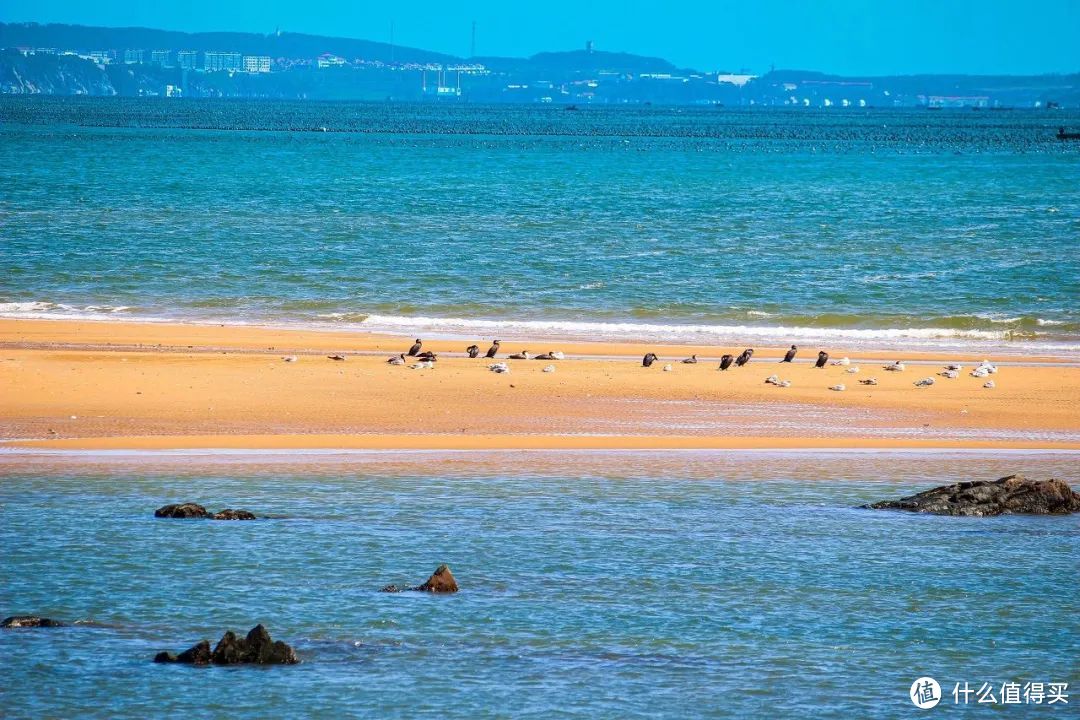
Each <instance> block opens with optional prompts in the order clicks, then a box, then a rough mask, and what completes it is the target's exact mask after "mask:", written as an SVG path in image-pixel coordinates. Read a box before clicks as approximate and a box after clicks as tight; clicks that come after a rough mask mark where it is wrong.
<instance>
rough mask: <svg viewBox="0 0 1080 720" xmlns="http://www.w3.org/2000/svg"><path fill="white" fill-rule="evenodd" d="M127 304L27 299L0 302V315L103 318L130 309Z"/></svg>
mask: <svg viewBox="0 0 1080 720" xmlns="http://www.w3.org/2000/svg"><path fill="white" fill-rule="evenodd" d="M131 309H132V308H131V306H129V305H84V306H81V307H80V306H78V305H66V304H64V303H53V302H44V301H41V300H29V301H25V302H6V303H0V317H10V318H25V319H35V318H69V319H74V320H85V319H104V318H108V317H113V316H115V315H116V314H118V313H126V312H129V311H130V310H131Z"/></svg>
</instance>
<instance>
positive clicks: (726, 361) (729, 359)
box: [720, 355, 735, 370]
mask: <svg viewBox="0 0 1080 720" xmlns="http://www.w3.org/2000/svg"><path fill="white" fill-rule="evenodd" d="M733 362H735V356H733V355H725V356H723V357H722V358H720V369H721V370H727V369H728V368H729V367H731V363H733Z"/></svg>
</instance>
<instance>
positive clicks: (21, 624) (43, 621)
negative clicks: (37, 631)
mask: <svg viewBox="0 0 1080 720" xmlns="http://www.w3.org/2000/svg"><path fill="white" fill-rule="evenodd" d="M66 624H67V623H62V622H60V621H59V620H50V619H49V618H43V617H38V616H37V615H12V616H11V617H6V618H4V619H3V621H0V628H43V627H64V626H65V625H66Z"/></svg>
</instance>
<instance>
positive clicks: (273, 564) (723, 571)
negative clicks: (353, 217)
mask: <svg viewBox="0 0 1080 720" xmlns="http://www.w3.org/2000/svg"><path fill="white" fill-rule="evenodd" d="M1075 467H1076V464H1075V455H1074V454H1067V453H1058V454H1048V453H1030V452H1013V453H1009V452H1004V453H996V454H991V453H981V452H966V453H959V452H957V453H918V452H907V453H869V452H867V453H821V452H813V453H811V452H786V453H785V452H729V453H709V452H671V453H649V454H645V453H617V452H616V453H586V452H580V453H578V452H566V453H547V452H531V453H521V452H502V453H499V452H493V453H392V452H386V453H342V454H332V453H316V452H312V453H266V454H262V455H258V456H251V455H246V454H243V453H218V454H213V455H200V454H198V453H179V452H177V453H157V454H153V453H151V454H139V453H134V454H127V453H103V454H98V455H83V456H80V455H70V456H69V455H64V454H59V455H57V454H47V453H42V454H35V455H21V454H15V453H2V454H0V480H2V482H0V554H2V555H3V557H4V559H5V561H4V563H3V565H2V566H0V614H2V615H8V614H13V613H29V612H33V613H38V614H43V615H47V616H51V617H55V618H59V619H65V620H92V621H93V622H94V624H92V625H80V626H75V627H71V628H64V629H57V630H38V631H5V632H2V633H0V656H2V657H3V658H4V661H3V667H4V670H5V682H4V684H3V687H2V689H0V704H2V705H3V708H4V710H3V714H4V715H5V716H9V717H73V716H80V717H120V716H125V717H138V716H147V715H160V714H164V713H168V714H169V715H177V716H178V715H182V714H195V715H207V716H209V715H215V714H224V713H225V712H228V713H229V715H230V716H232V717H242V718H246V717H252V718H255V717H268V716H272V715H273V716H277V715H282V716H301V715H304V716H315V717H340V716H342V715H358V716H379V717H404V716H411V715H415V714H417V713H430V714H434V713H439V714H443V715H446V716H450V717H475V716H478V715H483V716H500V717H523V716H524V717H549V716H564V717H653V716H658V715H659V716H691V717H699V716H708V717H747V716H758V717H762V716H766V717H767V716H773V717H775V716H790V715H793V714H795V713H800V714H806V715H809V716H814V717H902V716H904V717H906V716H909V715H910V713H911V712H913V711H914V708H913V706H912V705H911V704H910V702H909V700H908V697H907V692H908V688H909V686H910V684H911V682H912V681H913V680H914V679H915V678H916V677H919V676H921V675H930V676H933V677H935V678H936V679H938V681H939V682H940V683H941V685H942V687H943V688H945V689H946V693H947V695H948V698H947V702H948V704H951V703H952V698H951V690H952V687H953V684H954V683H956V682H963V681H968V682H970V683H972V684H976V683H981V682H984V681H986V682H993V683H996V684H997V685H1000V683H1001V682H1003V681H1007V680H1015V681H1018V682H1021V683H1023V682H1027V681H1044V682H1051V681H1053V682H1069V683H1070V684H1071V685H1072V687H1073V689H1074V690H1075V688H1076V687H1080V685H1078V683H1080V666H1078V665H1077V663H1076V658H1077V657H1078V653H1080V620H1078V619H1077V618H1078V617H1080V581H1078V579H1077V569H1078V567H1077V560H1076V558H1077V557H1078V554H1080V516H1073V517H1055V518H1047V517H1002V518H992V519H965V518H937V517H922V516H915V515H909V514H901V513H890V512H871V511H866V510H860V509H857V508H856V506H857V505H859V504H861V503H865V502H867V501H871V500H876V499H882V498H886V497H893V496H898V495H903V494H907V493H909V492H910V491H914V490H917V489H921V488H925V487H928V486H931V485H935V484H941V483H944V482H951V481H955V480H958V479H969V478H994V477H998V476H1001V475H1004V474H1007V473H1009V472H1015V471H1017V470H1018V469H1020V470H1023V471H1024V472H1026V473H1027V474H1029V475H1030V476H1033V477H1046V476H1057V477H1062V478H1064V479H1066V480H1069V481H1071V482H1073V484H1074V485H1075V484H1076V477H1075ZM186 500H193V501H198V502H200V503H202V504H204V505H206V506H207V507H209V508H212V509H218V508H221V507H225V506H231V507H244V508H248V509H251V510H254V511H256V512H258V513H265V514H270V515H273V516H275V519H271V520H262V521H259V522H251V523H235V522H234V523H222V522H218V523H214V522H201V521H165V520H155V519H154V518H153V510H154V508H156V507H158V506H160V505H163V504H165V503H168V502H176V501H186ZM440 562H446V563H449V564H450V566H451V567H452V568H453V571H454V574H455V575H456V576H457V578H458V581H459V583H460V584H461V586H462V591H461V592H460V593H458V594H457V595H455V596H450V597H434V596H422V595H413V594H400V595H386V594H381V593H379V592H377V590H378V589H379V588H380V587H381V586H383V585H384V584H386V583H391V582H394V583H411V584H415V583H418V582H420V581H422V580H423V579H424V578H425V577H426V576H427V575H428V574H429V573H430V572H431V570H432V569H433V568H434V567H435V566H436V565H437V564H438V563H440ZM257 622H263V623H265V624H266V625H267V626H268V627H269V629H270V631H271V633H272V634H273V635H274V637H275V638H280V639H284V640H286V641H288V642H290V643H292V644H294V645H295V647H296V648H297V651H298V652H299V654H300V657H301V659H302V661H303V662H302V664H301V665H299V666H296V667H286V668H262V669H253V668H229V669H221V668H210V669H201V670H196V669H192V668H189V667H177V666H160V665H154V664H152V663H151V662H150V660H151V658H152V657H153V655H154V654H155V653H156V652H157V651H159V650H164V649H168V650H173V651H179V650H182V649H184V648H186V647H188V646H190V645H191V644H193V643H194V642H196V641H197V640H199V639H202V638H204V637H206V638H210V639H211V640H212V641H216V639H217V638H218V637H220V635H221V633H222V632H223V631H224V630H225V629H226V628H232V629H235V630H245V631H246V630H247V629H248V628H250V627H251V626H253V625H254V624H255V623H257ZM1078 701H1080V699H1078V698H1072V699H1071V702H1070V706H1069V709H1071V708H1072V707H1073V706H1074V705H1075V704H1076V703H1077V702H1078ZM983 709H984V708H980V710H983ZM997 709H998V710H1001V709H1002V708H1001V706H997ZM1006 709H1007V710H1009V712H1010V713H1015V714H1017V715H1019V716H1027V715H1030V716H1038V717H1042V716H1045V715H1047V714H1050V713H1049V712H1048V711H1049V710H1050V709H1049V708H1047V707H1041V708H1035V707H1027V708H1025V707H1019V708H1012V707H1010V708H1006ZM1056 709H1057V710H1059V712H1058V713H1057V714H1056V715H1055V716H1057V715H1060V714H1061V712H1060V710H1061V708H1060V706H1057V707H1056ZM986 710H987V711H988V709H986Z"/></svg>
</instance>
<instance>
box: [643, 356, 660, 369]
mask: <svg viewBox="0 0 1080 720" xmlns="http://www.w3.org/2000/svg"><path fill="white" fill-rule="evenodd" d="M658 359H659V358H657V357H656V353H646V354H645V357H643V358H642V359H641V367H650V366H651V365H652V364H653V363H654V362H656V361H657V360H658Z"/></svg>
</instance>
